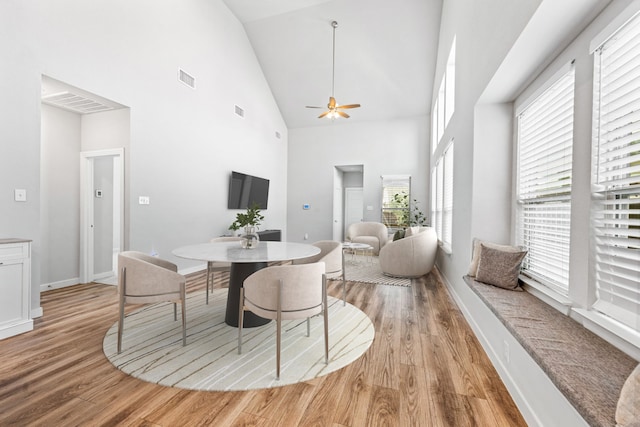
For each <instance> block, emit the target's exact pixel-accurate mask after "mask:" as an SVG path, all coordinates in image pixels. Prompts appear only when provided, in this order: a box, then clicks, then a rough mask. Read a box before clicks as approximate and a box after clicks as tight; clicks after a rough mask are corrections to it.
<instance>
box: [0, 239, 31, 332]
mask: <svg viewBox="0 0 640 427" xmlns="http://www.w3.org/2000/svg"><path fill="white" fill-rule="evenodd" d="M32 329H33V320H32V319H31V241H30V240H24V239H0V339H3V338H7V337H10V336H13V335H17V334H21V333H23V332H27V331H30V330H32Z"/></svg>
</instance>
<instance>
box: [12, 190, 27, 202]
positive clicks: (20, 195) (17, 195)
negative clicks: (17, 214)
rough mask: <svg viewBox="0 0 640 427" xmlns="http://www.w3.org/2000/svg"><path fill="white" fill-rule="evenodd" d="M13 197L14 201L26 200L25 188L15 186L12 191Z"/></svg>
mask: <svg viewBox="0 0 640 427" xmlns="http://www.w3.org/2000/svg"><path fill="white" fill-rule="evenodd" d="M13 198H14V200H15V201H16V202H26V201H27V190H23V189H18V188H16V189H15V190H14V191H13Z"/></svg>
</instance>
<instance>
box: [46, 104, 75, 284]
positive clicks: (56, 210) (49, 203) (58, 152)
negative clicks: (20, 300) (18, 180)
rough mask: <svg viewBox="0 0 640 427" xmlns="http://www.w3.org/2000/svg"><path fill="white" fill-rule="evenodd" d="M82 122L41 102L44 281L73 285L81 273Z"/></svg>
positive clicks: (72, 115) (70, 114) (73, 114)
mask: <svg viewBox="0 0 640 427" xmlns="http://www.w3.org/2000/svg"><path fill="white" fill-rule="evenodd" d="M80 121H81V120H80V115H78V114H76V113H72V112H68V111H65V110H62V109H60V108H57V107H51V106H48V105H45V104H43V105H42V144H41V167H40V171H41V178H42V180H41V188H40V192H41V195H42V198H41V204H40V206H41V221H40V224H41V234H42V238H41V239H37V241H39V242H40V247H41V253H42V262H41V272H40V273H41V276H40V277H41V281H42V282H41V283H42V284H47V285H54V286H57V285H58V284H60V282H63V283H65V284H74V283H77V280H78V276H79V256H80V255H79V254H80V248H79V241H80V227H79V224H80V160H79V159H80V155H79V153H80V139H81V136H80V134H81V132H80ZM68 280H71V282H68Z"/></svg>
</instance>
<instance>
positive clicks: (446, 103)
mask: <svg viewBox="0 0 640 427" xmlns="http://www.w3.org/2000/svg"><path fill="white" fill-rule="evenodd" d="M455 90H456V39H455V37H454V38H453V43H452V45H451V50H450V51H449V56H448V58H447V66H446V69H445V72H444V75H443V76H442V80H440V86H439V87H438V96H437V97H436V100H435V102H434V104H433V108H432V111H431V140H432V141H431V152H432V153H435V151H436V147H437V146H438V144H439V143H440V140H441V139H442V136H443V135H444V131H445V129H446V128H447V126H448V125H449V121H450V120H451V117H452V116H453V112H454V110H455Z"/></svg>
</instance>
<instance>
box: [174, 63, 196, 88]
mask: <svg viewBox="0 0 640 427" xmlns="http://www.w3.org/2000/svg"><path fill="white" fill-rule="evenodd" d="M178 80H180V81H181V82H182V83H184V84H186V85H187V86H189V87H190V88H191V89H195V88H196V78H195V77H193V76H192V75H191V74H189V73H187V72H186V71H184V70H183V69H181V68H178Z"/></svg>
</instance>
